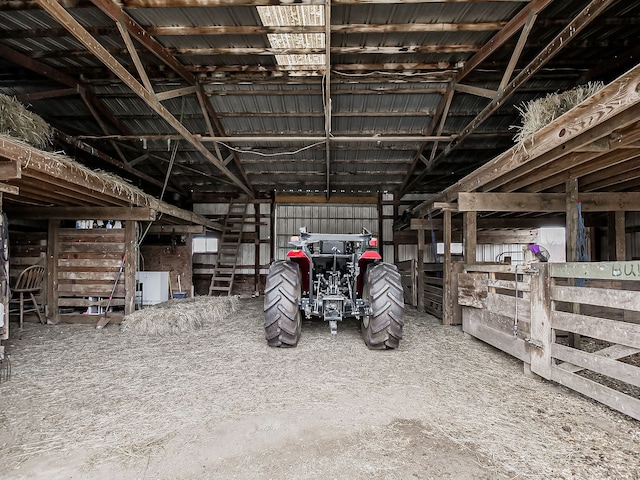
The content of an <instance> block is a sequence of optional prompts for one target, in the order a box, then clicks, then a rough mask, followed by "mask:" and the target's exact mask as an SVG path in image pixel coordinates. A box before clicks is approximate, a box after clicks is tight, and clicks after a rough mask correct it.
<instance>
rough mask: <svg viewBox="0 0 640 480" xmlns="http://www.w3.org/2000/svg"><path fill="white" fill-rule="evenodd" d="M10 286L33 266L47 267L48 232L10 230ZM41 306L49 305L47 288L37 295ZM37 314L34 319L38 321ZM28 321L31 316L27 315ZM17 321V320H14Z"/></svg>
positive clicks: (44, 230)
mask: <svg viewBox="0 0 640 480" xmlns="http://www.w3.org/2000/svg"><path fill="white" fill-rule="evenodd" d="M9 257H10V258H9V285H10V286H14V285H15V283H16V279H17V278H18V275H20V272H22V271H23V270H24V269H25V268H27V267H30V266H32V265H42V266H44V267H45V268H46V266H47V230H46V228H43V230H42V231H30V232H24V231H14V230H12V229H10V230H9ZM36 300H37V301H38V304H39V305H45V306H46V305H47V299H46V288H44V285H43V288H42V290H41V293H40V294H39V295H36ZM35 315H36V314H35V313H34V314H33V318H35V319H36V321H37V317H36V316H35ZM25 318H26V320H27V321H28V320H29V319H30V318H31V316H30V315H26V316H25ZM14 320H15V318H14Z"/></svg>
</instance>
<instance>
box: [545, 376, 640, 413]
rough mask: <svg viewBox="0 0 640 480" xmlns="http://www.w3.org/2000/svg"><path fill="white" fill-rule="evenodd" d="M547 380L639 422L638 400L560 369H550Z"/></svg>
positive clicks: (639, 408) (639, 409) (639, 403)
mask: <svg viewBox="0 0 640 480" xmlns="http://www.w3.org/2000/svg"><path fill="white" fill-rule="evenodd" d="M549 380H553V381H554V382H557V383H559V384H561V385H564V386H565V387H569V388H571V389H572V390H575V391H576V392H579V393H581V394H583V395H585V396H587V397H590V398H593V399H594V400H597V401H598V402H600V403H604V404H605V405H607V406H609V407H611V408H613V409H614V410H618V411H619V412H622V413H625V414H627V415H629V416H630V417H632V418H635V419H636V420H640V400H638V399H637V398H633V397H631V396H629V395H625V394H623V393H620V392H619V391H618V390H615V389H613V388H609V387H607V386H605V385H601V384H599V383H597V382H594V381H593V380H589V379H587V378H584V377H581V376H579V375H576V374H575V373H569V372H567V371H565V370H563V369H562V368H558V367H554V366H552V367H551V374H550V378H549Z"/></svg>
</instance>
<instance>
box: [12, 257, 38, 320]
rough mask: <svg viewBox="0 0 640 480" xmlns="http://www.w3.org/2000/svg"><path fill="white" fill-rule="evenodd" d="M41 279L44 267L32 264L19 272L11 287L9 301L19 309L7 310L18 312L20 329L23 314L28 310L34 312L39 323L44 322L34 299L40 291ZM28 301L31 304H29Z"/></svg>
mask: <svg viewBox="0 0 640 480" xmlns="http://www.w3.org/2000/svg"><path fill="white" fill-rule="evenodd" d="M43 280H44V267H43V266H41V265H32V266H30V267H27V268H25V269H24V270H23V271H22V272H20V275H18V279H17V280H16V284H15V286H14V287H13V288H12V289H11V295H12V298H11V302H10V303H11V304H14V305H19V310H18V309H17V308H16V309H14V310H11V309H9V312H10V313H15V312H18V311H19V312H20V329H22V325H23V323H24V314H25V313H29V312H36V313H37V314H38V318H39V319H40V323H46V320H45V318H44V317H43V316H42V313H41V312H40V306H39V305H38V302H37V301H36V295H37V294H39V293H40V290H42V282H43ZM14 297H15V298H14ZM25 301H26V305H25ZM29 301H30V302H31V305H33V306H31V305H29Z"/></svg>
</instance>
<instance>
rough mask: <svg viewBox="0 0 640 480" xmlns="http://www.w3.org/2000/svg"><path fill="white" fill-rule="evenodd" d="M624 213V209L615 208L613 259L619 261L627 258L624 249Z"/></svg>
mask: <svg viewBox="0 0 640 480" xmlns="http://www.w3.org/2000/svg"><path fill="white" fill-rule="evenodd" d="M625 217H626V215H625V212H624V210H616V212H615V213H614V222H615V243H614V245H615V252H616V254H615V259H616V260H617V261H619V262H624V261H625V260H626V259H627V249H626V233H625V223H626V218H625Z"/></svg>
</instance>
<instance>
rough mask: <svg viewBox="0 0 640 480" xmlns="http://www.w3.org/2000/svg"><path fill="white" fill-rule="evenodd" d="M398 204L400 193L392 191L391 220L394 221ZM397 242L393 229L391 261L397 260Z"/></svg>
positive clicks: (396, 216) (396, 217)
mask: <svg viewBox="0 0 640 480" xmlns="http://www.w3.org/2000/svg"><path fill="white" fill-rule="evenodd" d="M399 206H400V195H399V194H398V192H393V221H394V222H395V221H396V220H397V219H398V218H399V217H398V207H399ZM399 258H400V257H398V242H397V240H396V234H395V230H394V231H393V261H394V262H397V261H398V259H399Z"/></svg>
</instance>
